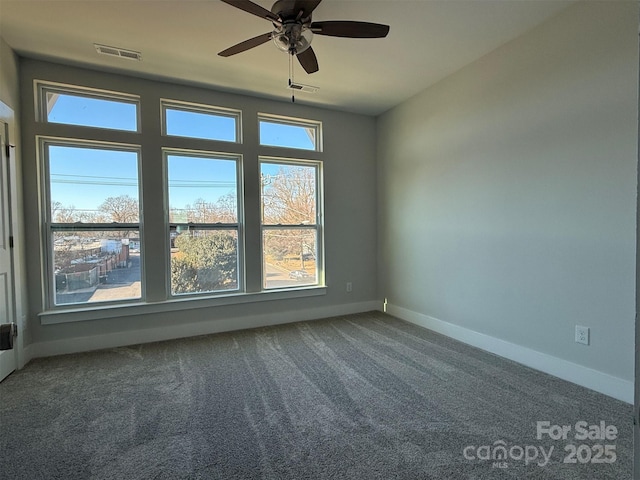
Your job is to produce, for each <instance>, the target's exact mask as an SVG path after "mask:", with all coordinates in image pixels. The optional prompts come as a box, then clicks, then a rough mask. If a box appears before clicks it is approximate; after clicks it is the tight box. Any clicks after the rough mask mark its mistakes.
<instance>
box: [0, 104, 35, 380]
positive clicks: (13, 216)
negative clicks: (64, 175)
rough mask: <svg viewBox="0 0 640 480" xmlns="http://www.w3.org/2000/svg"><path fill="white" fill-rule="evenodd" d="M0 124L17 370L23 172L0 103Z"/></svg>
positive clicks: (21, 361)
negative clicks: (1, 128) (4, 151)
mask: <svg viewBox="0 0 640 480" xmlns="http://www.w3.org/2000/svg"><path fill="white" fill-rule="evenodd" d="M0 121H2V122H4V123H6V124H7V131H6V132H3V133H4V135H3V136H5V143H6V145H9V158H8V162H7V180H8V185H7V187H8V191H7V194H8V195H7V197H8V199H9V225H10V231H11V236H12V237H13V248H12V249H11V275H10V283H11V285H10V294H11V301H12V307H13V316H14V321H15V323H16V324H17V327H18V337H17V338H16V339H15V342H14V347H13V348H14V350H15V355H16V369H20V368H22V367H24V366H25V364H26V363H27V362H28V361H29V358H26V356H25V348H24V345H25V333H26V330H27V325H26V310H27V306H26V297H25V296H24V295H25V292H26V288H25V287H24V286H23V283H24V279H25V277H24V274H23V272H24V271H25V270H24V259H23V247H22V244H23V242H22V239H23V238H24V236H23V231H24V226H23V225H24V224H23V221H22V218H21V216H20V212H21V211H22V195H21V192H22V188H21V186H20V182H21V178H22V172H21V170H20V165H21V162H20V160H19V158H20V157H19V155H20V151H19V139H18V130H17V126H16V116H15V112H14V111H13V109H12V108H11V107H9V106H8V105H7V104H5V103H4V102H2V101H1V100H0Z"/></svg>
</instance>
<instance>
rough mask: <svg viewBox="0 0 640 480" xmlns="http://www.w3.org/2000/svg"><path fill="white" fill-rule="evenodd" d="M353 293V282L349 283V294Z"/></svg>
mask: <svg viewBox="0 0 640 480" xmlns="http://www.w3.org/2000/svg"><path fill="white" fill-rule="evenodd" d="M352 291H353V284H352V283H351V282H347V292H349V293H351V292H352Z"/></svg>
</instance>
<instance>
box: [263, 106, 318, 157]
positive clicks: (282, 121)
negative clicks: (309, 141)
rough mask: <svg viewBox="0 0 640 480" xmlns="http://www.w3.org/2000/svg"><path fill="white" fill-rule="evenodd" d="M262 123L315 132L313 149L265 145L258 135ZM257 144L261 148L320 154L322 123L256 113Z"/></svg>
mask: <svg viewBox="0 0 640 480" xmlns="http://www.w3.org/2000/svg"><path fill="white" fill-rule="evenodd" d="M262 122H266V123H273V124H276V125H285V126H289V127H300V128H307V129H311V130H313V131H314V132H315V141H314V148H312V149H308V148H298V147H291V146H283V145H270V144H267V143H262V138H261V135H260V124H261V123H262ZM258 144H259V145H260V146H261V147H267V148H287V149H291V150H295V151H297V152H317V153H322V151H323V140H322V122H321V121H319V120H307V119H304V118H296V117H287V116H283V115H274V114H271V113H263V112H258Z"/></svg>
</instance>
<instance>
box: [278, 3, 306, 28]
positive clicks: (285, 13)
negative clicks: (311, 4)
mask: <svg viewBox="0 0 640 480" xmlns="http://www.w3.org/2000/svg"><path fill="white" fill-rule="evenodd" d="M295 4H296V2H295V0H277V1H276V3H274V4H273V6H272V7H271V13H273V14H274V15H276V16H277V17H280V18H281V19H282V20H284V21H286V20H291V19H296V18H298V15H299V14H300V12H299V11H295V10H294V8H295ZM300 18H304V19H305V20H306V22H305V23H308V22H311V12H307V11H306V7H305V8H303V9H302V16H301V17H300Z"/></svg>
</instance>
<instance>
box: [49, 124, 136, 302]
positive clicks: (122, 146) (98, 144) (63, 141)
mask: <svg viewBox="0 0 640 480" xmlns="http://www.w3.org/2000/svg"><path fill="white" fill-rule="evenodd" d="M36 144H37V147H38V148H37V151H38V156H39V158H38V164H39V167H40V172H41V179H40V181H41V204H40V212H41V222H40V225H41V232H40V244H41V246H42V247H41V248H42V249H43V261H44V265H43V266H42V267H43V268H42V270H41V271H42V272H43V277H42V279H41V284H42V292H43V295H44V305H45V308H46V309H47V310H48V311H52V312H53V311H59V310H65V311H67V310H70V309H73V310H75V309H83V308H87V307H86V306H87V305H90V306H92V305H100V306H102V305H105V306H113V305H121V304H123V305H124V304H131V303H139V302H141V301H144V299H145V297H146V295H145V292H146V290H145V287H146V285H145V275H144V273H145V272H144V250H141V252H140V298H131V299H120V300H113V301H101V302H87V303H76V304H60V305H56V303H55V289H56V285H55V279H54V269H53V242H52V238H53V235H52V234H53V232H54V229H55V230H57V231H60V230H62V229H66V228H67V227H64V226H68V229H69V230H73V229H76V230H96V231H104V230H118V229H121V228H124V229H125V230H126V229H129V230H133V229H135V230H137V231H138V232H139V236H140V239H141V241H142V239H143V237H144V226H143V222H144V219H143V217H142V216H140V218H139V222H138V223H135V224H129V223H126V224H124V223H107V224H103V223H74V224H70V223H62V224H61V223H54V222H53V219H52V218H51V208H50V206H51V189H50V186H49V183H50V172H49V158H48V156H49V153H48V147H49V146H70V147H85V148H100V149H103V150H105V149H112V150H117V151H130V152H135V153H136V154H137V156H138V165H137V167H138V205H139V209H140V211H143V205H142V162H141V156H142V150H141V147H140V145H133V144H126V143H116V142H102V141H96V140H86V139H80V140H76V139H69V138H59V137H49V136H36Z"/></svg>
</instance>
